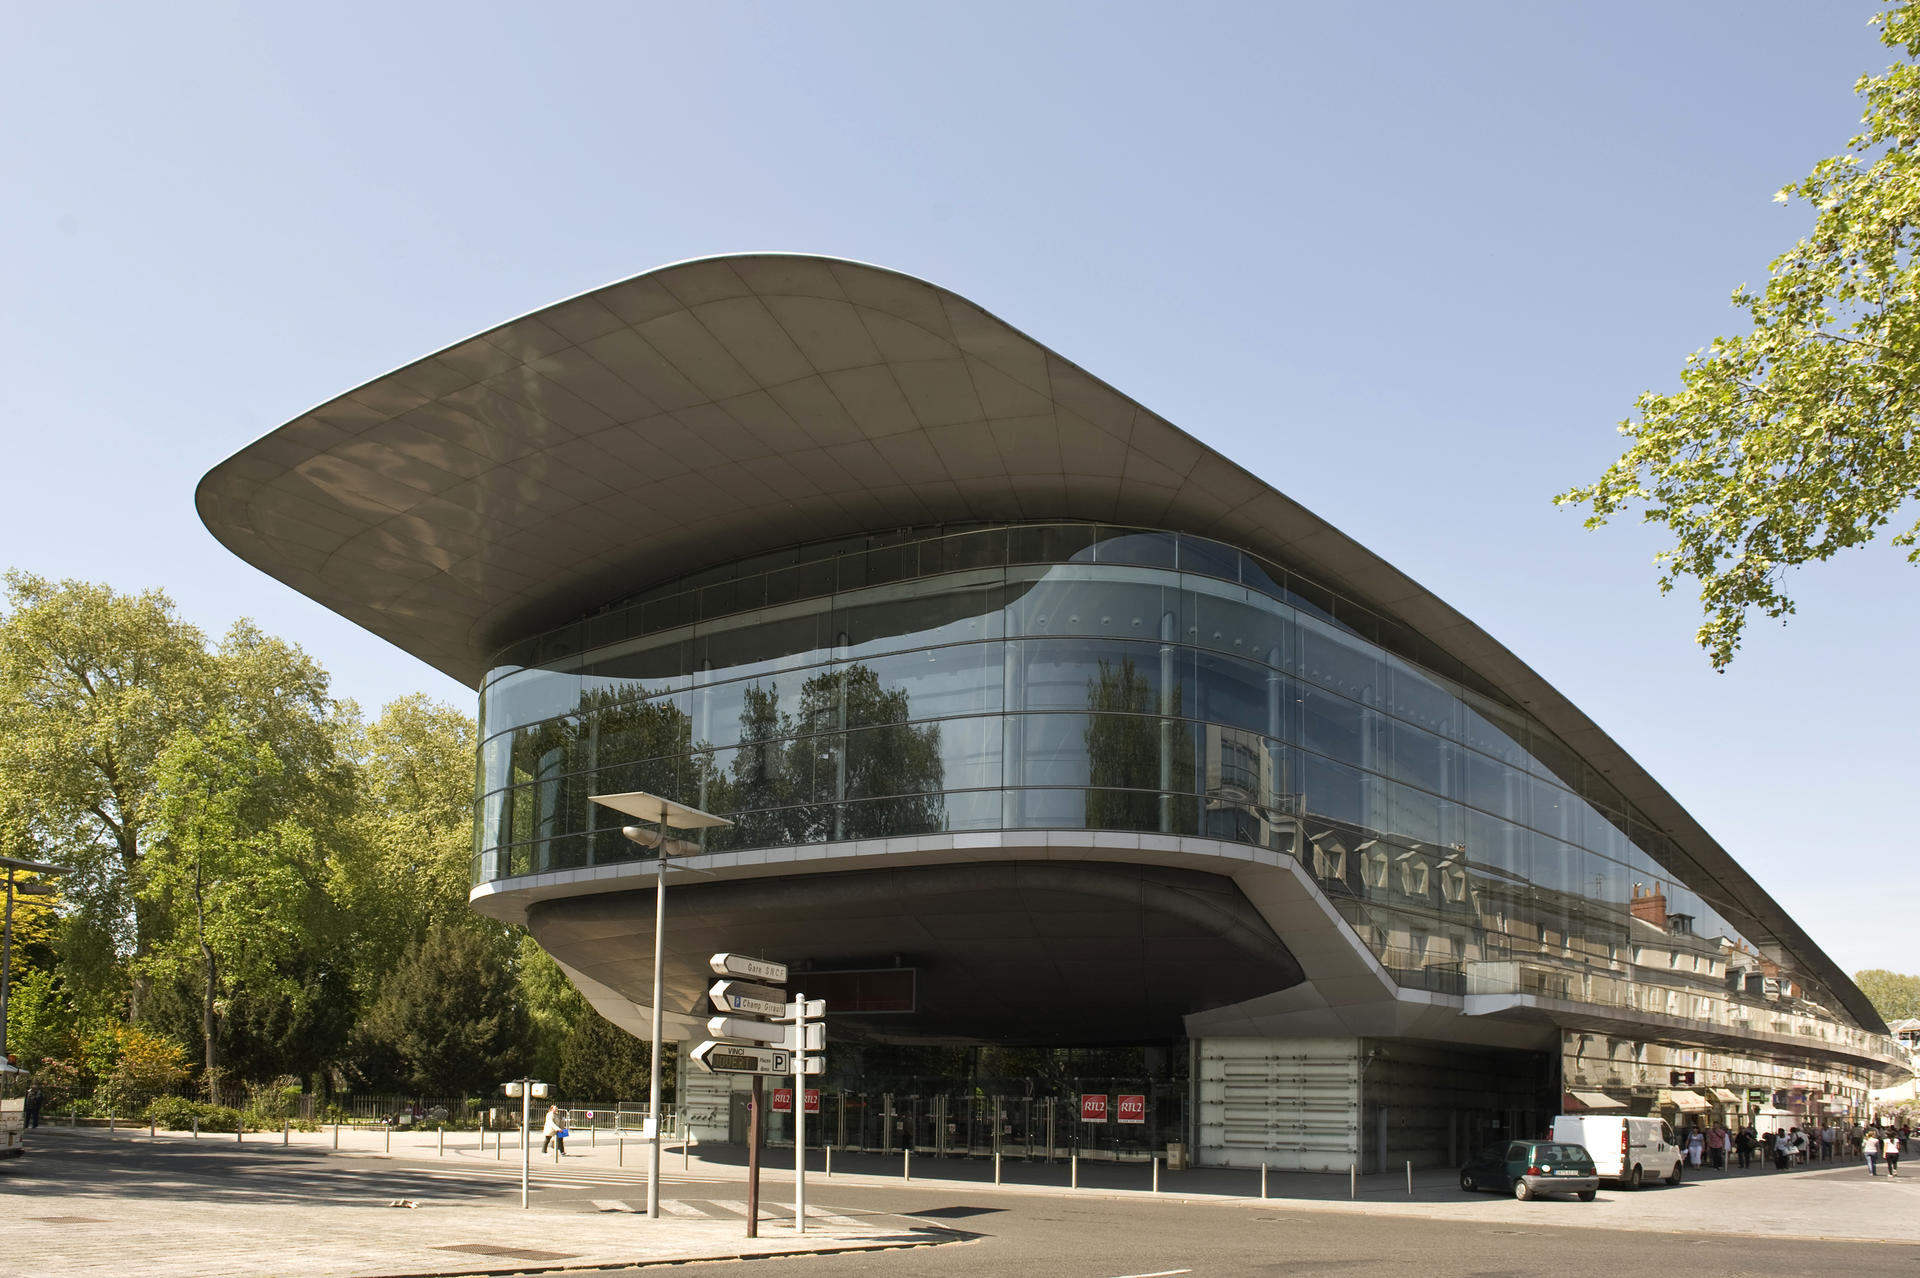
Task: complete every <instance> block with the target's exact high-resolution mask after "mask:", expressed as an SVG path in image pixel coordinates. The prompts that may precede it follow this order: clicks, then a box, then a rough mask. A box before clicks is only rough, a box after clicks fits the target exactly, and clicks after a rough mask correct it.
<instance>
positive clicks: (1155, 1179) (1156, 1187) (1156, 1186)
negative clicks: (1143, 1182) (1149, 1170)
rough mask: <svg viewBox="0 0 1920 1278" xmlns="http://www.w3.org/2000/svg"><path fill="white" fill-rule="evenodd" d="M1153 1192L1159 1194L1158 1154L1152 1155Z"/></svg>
mask: <svg viewBox="0 0 1920 1278" xmlns="http://www.w3.org/2000/svg"><path fill="white" fill-rule="evenodd" d="M1153 1192H1154V1193H1156V1194H1157V1193H1159V1192H1160V1156H1159V1155H1158V1154H1156V1155H1154V1159H1153Z"/></svg>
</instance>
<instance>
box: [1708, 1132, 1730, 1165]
mask: <svg viewBox="0 0 1920 1278" xmlns="http://www.w3.org/2000/svg"><path fill="white" fill-rule="evenodd" d="M1707 1157H1708V1158H1710V1159H1711V1160H1712V1161H1713V1169H1714V1170H1715V1171H1725V1170H1726V1169H1727V1127H1726V1124H1725V1123H1715V1124H1714V1125H1713V1126H1712V1127H1710V1128H1708V1129H1707Z"/></svg>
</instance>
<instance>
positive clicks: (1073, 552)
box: [1007, 524, 1094, 564]
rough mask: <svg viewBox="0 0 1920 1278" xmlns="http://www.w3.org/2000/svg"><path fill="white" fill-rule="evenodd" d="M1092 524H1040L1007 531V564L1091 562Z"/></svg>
mask: <svg viewBox="0 0 1920 1278" xmlns="http://www.w3.org/2000/svg"><path fill="white" fill-rule="evenodd" d="M1093 542H1094V528H1093V525H1092V524H1040V525H1037V526H1029V527H1025V528H1010V529H1008V530H1007V562H1008V563H1015V564H1064V563H1068V562H1071V561H1072V560H1074V559H1078V558H1082V557H1086V558H1091V555H1089V554H1088V553H1087V552H1088V551H1090V550H1091V549H1092V548H1093Z"/></svg>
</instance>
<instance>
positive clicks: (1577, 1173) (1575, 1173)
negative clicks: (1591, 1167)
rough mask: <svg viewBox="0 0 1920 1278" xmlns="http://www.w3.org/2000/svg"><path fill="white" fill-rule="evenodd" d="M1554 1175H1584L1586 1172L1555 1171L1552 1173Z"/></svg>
mask: <svg viewBox="0 0 1920 1278" xmlns="http://www.w3.org/2000/svg"><path fill="white" fill-rule="evenodd" d="M1554 1175H1556V1176H1584V1175H1586V1173H1585V1172H1583V1171H1557V1172H1555V1173H1554Z"/></svg>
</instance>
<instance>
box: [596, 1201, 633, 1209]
mask: <svg viewBox="0 0 1920 1278" xmlns="http://www.w3.org/2000/svg"><path fill="white" fill-rule="evenodd" d="M593 1205H594V1206H595V1207H597V1208H599V1209H600V1210H601V1211H632V1210H633V1208H631V1207H629V1206H627V1205H626V1204H625V1203H623V1202H621V1201H620V1200H619V1199H617V1198H596V1199H594V1200H593Z"/></svg>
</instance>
